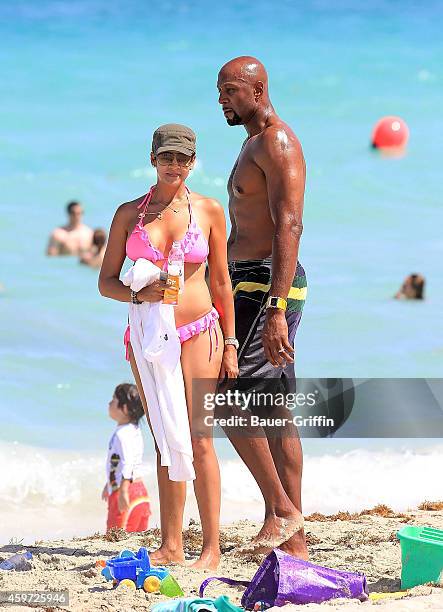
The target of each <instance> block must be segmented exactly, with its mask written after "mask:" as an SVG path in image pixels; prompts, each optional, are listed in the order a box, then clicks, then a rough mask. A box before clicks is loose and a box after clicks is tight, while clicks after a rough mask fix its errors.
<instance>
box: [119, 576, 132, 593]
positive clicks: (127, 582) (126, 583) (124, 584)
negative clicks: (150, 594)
mask: <svg viewBox="0 0 443 612" xmlns="http://www.w3.org/2000/svg"><path fill="white" fill-rule="evenodd" d="M120 587H125V588H126V589H133V590H134V591H135V589H136V586H135V582H134V581H133V580H129V578H125V579H124V580H120V582H119V583H118V588H120Z"/></svg>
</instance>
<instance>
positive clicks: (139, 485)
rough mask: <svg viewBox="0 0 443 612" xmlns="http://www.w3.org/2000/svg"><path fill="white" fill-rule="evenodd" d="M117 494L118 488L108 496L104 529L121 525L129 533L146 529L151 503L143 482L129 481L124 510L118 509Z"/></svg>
mask: <svg viewBox="0 0 443 612" xmlns="http://www.w3.org/2000/svg"><path fill="white" fill-rule="evenodd" d="M118 494H119V491H118V490H117V491H114V492H113V493H111V495H110V496H109V498H108V520H107V522H106V530H107V531H108V530H109V529H111V527H121V528H123V529H125V530H126V531H128V532H131V533H133V532H139V531H146V529H147V528H148V519H149V516H150V514H151V505H150V503H149V497H148V492H147V490H146V487H145V485H144V484H143V482H131V484H130V485H129V509H128V510H127V511H126V512H119V511H118Z"/></svg>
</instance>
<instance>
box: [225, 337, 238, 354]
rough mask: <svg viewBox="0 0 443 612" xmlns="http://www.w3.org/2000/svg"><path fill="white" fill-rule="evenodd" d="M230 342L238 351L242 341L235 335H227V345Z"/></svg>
mask: <svg viewBox="0 0 443 612" xmlns="http://www.w3.org/2000/svg"><path fill="white" fill-rule="evenodd" d="M228 344H232V346H235V348H236V350H237V351H238V347H239V346H240V343H239V341H238V340H237V338H234V337H233V336H226V338H225V346H227V345H228Z"/></svg>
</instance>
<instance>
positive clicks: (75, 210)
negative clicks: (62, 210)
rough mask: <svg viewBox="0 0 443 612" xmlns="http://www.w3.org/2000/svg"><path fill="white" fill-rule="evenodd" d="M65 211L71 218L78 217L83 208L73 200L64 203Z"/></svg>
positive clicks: (81, 213)
mask: <svg viewBox="0 0 443 612" xmlns="http://www.w3.org/2000/svg"><path fill="white" fill-rule="evenodd" d="M66 212H67V213H68V215H69V217H70V218H71V219H80V217H82V215H83V208H82V205H81V204H80V202H77V201H73V202H69V204H67V205H66Z"/></svg>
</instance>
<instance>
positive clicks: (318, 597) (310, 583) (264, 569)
mask: <svg viewBox="0 0 443 612" xmlns="http://www.w3.org/2000/svg"><path fill="white" fill-rule="evenodd" d="M212 580H220V581H221V582H225V583H226V584H230V585H243V586H245V587H247V589H246V591H245V592H244V593H243V596H242V599H241V605H242V606H243V608H245V609H246V610H252V609H253V608H254V604H255V603H256V602H257V601H260V602H264V603H265V604H267V605H268V606H284V605H285V604H286V603H293V604H307V603H321V602H322V601H327V600H328V599H337V598H339V597H345V598H348V599H359V600H360V601H366V600H367V599H368V592H367V587H366V577H365V575H364V574H358V573H355V572H344V571H342V570H335V569H331V568H329V567H322V566H321V565H315V564H314V563H310V562H309V561H303V560H302V559H297V558H296V557H293V556H292V555H288V554H287V553H285V552H283V551H282V550H279V549H278V548H276V549H274V550H273V551H272V552H271V553H270V554H269V555H268V556H267V557H266V559H265V560H264V561H263V563H262V564H261V565H260V567H259V568H258V570H257V572H256V573H255V575H254V577H253V578H252V580H251V582H247V581H244V580H233V579H231V578H217V577H212V578H206V580H204V581H203V582H202V584H201V585H200V597H203V593H204V590H205V588H206V586H207V585H208V584H209V582H211V581H212Z"/></svg>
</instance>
